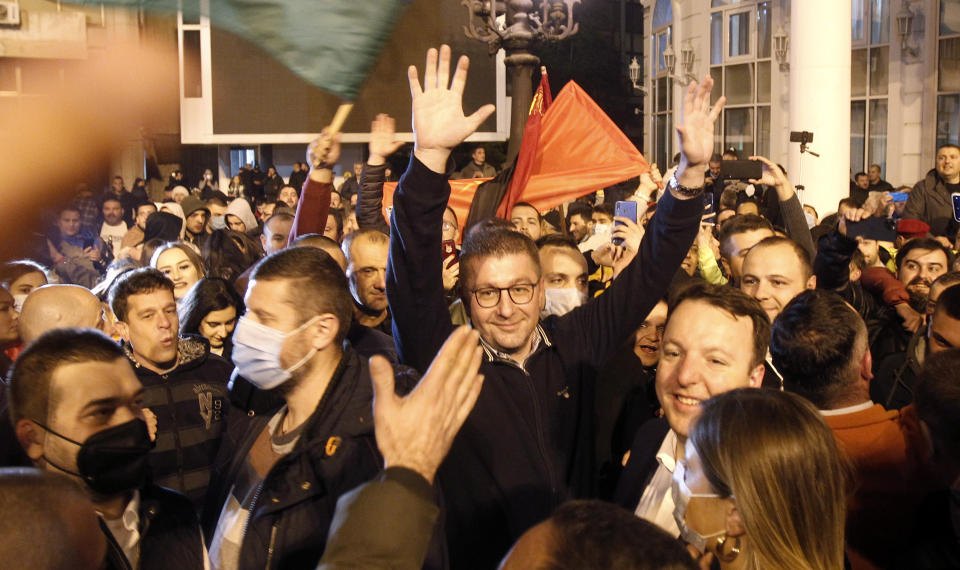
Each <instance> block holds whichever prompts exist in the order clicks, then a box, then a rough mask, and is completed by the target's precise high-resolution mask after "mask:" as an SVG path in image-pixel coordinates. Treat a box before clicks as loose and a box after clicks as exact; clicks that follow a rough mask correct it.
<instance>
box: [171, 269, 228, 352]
mask: <svg viewBox="0 0 960 570" xmlns="http://www.w3.org/2000/svg"><path fill="white" fill-rule="evenodd" d="M243 311H244V308H243V301H242V300H241V299H240V295H238V294H237V292H236V291H234V289H233V287H231V286H230V284H229V283H227V282H226V281H225V280H223V279H220V278H217V277H210V278H204V279H201V280H199V281H197V282H196V283H194V285H193V287H191V288H190V290H189V291H188V292H187V295H186V296H185V297H184V298H183V300H182V301H181V302H180V306H179V307H178V309H177V312H178V313H179V314H180V334H181V335H186V334H198V335H201V336H203V337H204V338H206V339H207V341H208V342H209V343H210V352H213V353H214V354H219V355H220V356H222V357H224V358H226V359H227V360H230V355H231V354H232V352H233V343H232V342H231V335H232V334H233V329H234V327H236V325H237V318H239V317H240V315H242V314H243Z"/></svg>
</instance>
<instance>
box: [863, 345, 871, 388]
mask: <svg viewBox="0 0 960 570" xmlns="http://www.w3.org/2000/svg"><path fill="white" fill-rule="evenodd" d="M860 378H863V379H864V380H867V381H870V380H873V355H872V354H871V353H870V348H869V347H868V348H867V350H865V351H864V352H863V358H861V359H860Z"/></svg>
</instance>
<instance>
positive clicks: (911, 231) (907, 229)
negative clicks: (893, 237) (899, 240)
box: [897, 219, 930, 239]
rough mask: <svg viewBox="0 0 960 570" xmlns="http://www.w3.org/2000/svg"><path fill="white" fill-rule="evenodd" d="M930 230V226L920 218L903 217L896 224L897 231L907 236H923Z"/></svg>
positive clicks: (911, 237) (910, 237)
mask: <svg viewBox="0 0 960 570" xmlns="http://www.w3.org/2000/svg"><path fill="white" fill-rule="evenodd" d="M929 232H930V226H929V225H928V224H926V223H925V222H921V221H920V220H911V219H903V220H900V222H899V223H898V224H897V233H898V234H900V235H902V236H904V237H906V238H909V239H913V238H918V237H924V236H926V235H927V234H928V233H929Z"/></svg>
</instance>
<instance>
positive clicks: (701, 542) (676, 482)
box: [670, 460, 726, 554]
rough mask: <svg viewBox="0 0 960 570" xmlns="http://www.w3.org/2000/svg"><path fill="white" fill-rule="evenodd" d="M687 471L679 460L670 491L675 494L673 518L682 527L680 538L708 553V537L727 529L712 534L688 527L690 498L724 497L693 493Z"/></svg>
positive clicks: (722, 532)
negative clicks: (686, 479) (688, 484)
mask: <svg viewBox="0 0 960 570" xmlns="http://www.w3.org/2000/svg"><path fill="white" fill-rule="evenodd" d="M685 473H686V465H685V464H684V462H683V461H682V460H681V461H677V467H676V469H674V470H673V484H672V485H671V487H670V492H671V493H672V495H673V519H674V520H675V521H676V523H677V528H679V529H680V540H682V541H684V542H686V543H687V544H689V545H690V546H692V547H694V548H696V549H697V551H698V552H700V553H701V554H706V552H707V539H710V538H713V537H715V536H720V535H722V534H726V531H725V530H721V531H719V532H714V533H710V534H700V533H699V532H697V531H695V530H693V529H692V528H690V527H688V526H687V522H686V520H685V518H686V516H687V504H688V503H689V502H690V499H693V498H695V497H704V498H717V499H720V498H722V497H720V495H717V494H715V493H693V492H692V491H690V488H689V487H687V482H686V481H684V476H685Z"/></svg>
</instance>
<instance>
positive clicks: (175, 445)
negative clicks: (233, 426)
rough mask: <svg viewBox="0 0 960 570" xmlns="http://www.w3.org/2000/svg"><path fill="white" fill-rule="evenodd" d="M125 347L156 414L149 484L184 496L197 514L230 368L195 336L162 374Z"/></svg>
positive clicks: (220, 423)
mask: <svg viewBox="0 0 960 570" xmlns="http://www.w3.org/2000/svg"><path fill="white" fill-rule="evenodd" d="M124 349H125V351H126V353H127V357H128V358H129V359H130V362H131V364H133V368H134V370H135V371H136V373H137V378H139V379H140V382H141V383H142V384H143V388H144V396H143V402H144V403H143V405H144V407H147V408H149V409H150V410H151V411H152V412H153V413H154V414H156V416H157V444H156V447H154V449H153V450H152V451H151V452H150V456H149V459H150V470H151V472H152V475H153V482H154V483H156V484H157V485H160V486H161V487H168V488H170V489H173V490H175V491H178V492H180V493H183V494H184V495H186V497H187V498H188V499H190V500H191V501H192V502H193V504H194V505H195V506H196V508H197V510H198V511H199V509H200V508H201V507H202V506H203V501H204V496H205V494H206V491H207V485H208V484H209V482H210V468H211V467H212V466H213V462H214V460H215V459H216V457H217V451H218V449H219V448H220V438H221V436H222V435H223V427H224V419H225V416H226V413H227V408H228V402H227V382H228V381H229V380H230V372H231V371H232V370H233V365H232V364H230V363H229V362H227V361H226V360H224V359H222V358H220V357H219V356H217V355H216V354H211V353H210V345H209V344H208V343H207V340H206V339H205V338H203V337H200V336H192V335H191V336H184V337H181V338H180V341H179V346H178V350H179V358H180V361H179V363H178V364H177V367H176V368H174V369H173V370H172V371H170V372H168V373H166V374H163V375H160V374H157V373H156V372H154V371H152V370H148V369H147V368H144V367H143V366H140V365H139V364H138V363H137V361H136V359H135V358H134V357H133V353H132V351H131V350H130V347H129V346H126V347H124Z"/></svg>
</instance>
